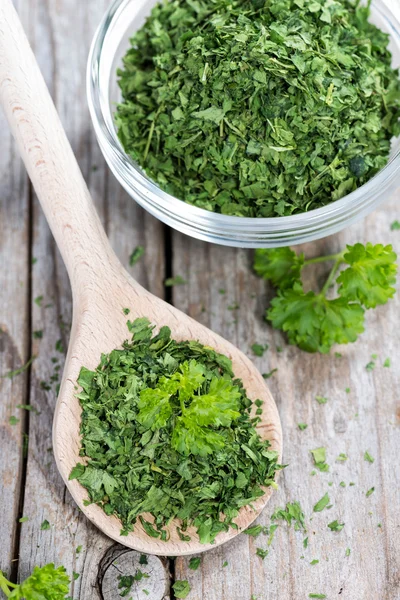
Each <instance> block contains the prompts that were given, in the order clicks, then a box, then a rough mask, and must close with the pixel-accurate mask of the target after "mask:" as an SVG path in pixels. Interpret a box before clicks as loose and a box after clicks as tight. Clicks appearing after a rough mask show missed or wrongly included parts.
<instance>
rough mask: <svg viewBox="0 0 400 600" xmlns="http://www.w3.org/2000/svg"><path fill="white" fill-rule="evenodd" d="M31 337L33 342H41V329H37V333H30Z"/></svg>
mask: <svg viewBox="0 0 400 600" xmlns="http://www.w3.org/2000/svg"><path fill="white" fill-rule="evenodd" d="M32 337H33V338H34V339H35V340H41V339H42V338H43V331H42V330H41V329H39V330H37V331H34V332H33V333H32Z"/></svg>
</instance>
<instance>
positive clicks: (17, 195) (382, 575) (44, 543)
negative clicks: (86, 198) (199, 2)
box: [0, 0, 400, 600]
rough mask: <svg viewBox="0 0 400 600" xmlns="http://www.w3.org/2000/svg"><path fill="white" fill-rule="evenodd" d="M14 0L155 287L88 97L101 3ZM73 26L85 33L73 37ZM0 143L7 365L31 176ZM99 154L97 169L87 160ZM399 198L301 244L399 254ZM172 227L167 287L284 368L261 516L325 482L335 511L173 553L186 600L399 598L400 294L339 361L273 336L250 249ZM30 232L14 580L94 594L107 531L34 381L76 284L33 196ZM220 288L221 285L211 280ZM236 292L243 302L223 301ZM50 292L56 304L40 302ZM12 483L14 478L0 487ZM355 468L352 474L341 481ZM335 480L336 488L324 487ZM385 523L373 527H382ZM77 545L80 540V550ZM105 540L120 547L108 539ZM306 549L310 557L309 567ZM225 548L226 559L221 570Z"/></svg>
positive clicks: (157, 273)
mask: <svg viewBox="0 0 400 600" xmlns="http://www.w3.org/2000/svg"><path fill="white" fill-rule="evenodd" d="M15 4H16V5H17V7H18V10H19V12H20V15H21V16H22V18H23V22H24V27H25V28H26V30H27V31H28V33H29V37H30V39H31V41H32V43H33V45H34V48H35V52H36V54H37V56H38V58H39V62H40V66H41V68H42V70H43V71H44V74H45V78H46V81H47V83H48V85H49V87H50V90H51V93H52V95H53V97H54V98H55V100H56V104H57V108H58V111H59V112H60V115H61V120H62V122H63V125H64V126H65V127H66V129H67V134H68V137H69V139H70V140H71V142H72V145H73V149H74V151H75V153H76V154H77V156H78V159H79V163H80V166H81V168H82V170H83V174H84V177H85V179H86V181H87V182H88V184H89V188H90V192H91V194H92V196H93V197H94V199H95V201H96V207H97V210H98V212H99V213H100V215H101V217H102V221H103V224H105V225H106V228H107V232H108V234H109V237H110V240H111V242H112V245H113V247H114V249H115V250H116V252H117V254H118V256H119V258H120V259H121V260H122V262H123V264H124V265H125V266H127V265H128V258H129V254H130V252H131V251H132V249H133V248H134V247H135V246H136V245H137V244H143V245H145V247H146V255H145V257H144V258H143V259H142V260H141V261H140V263H138V265H137V266H136V267H135V268H134V269H133V270H132V271H131V272H132V274H133V275H134V276H135V279H137V280H139V281H140V283H142V284H143V285H144V286H145V287H146V288H147V289H149V290H150V291H151V292H153V293H155V294H156V295H159V296H160V297H162V295H163V285H162V281H163V277H164V241H163V228H162V226H160V224H159V223H157V222H155V221H154V220H153V219H151V217H149V216H148V215H145V214H144V213H143V211H141V210H140V209H139V208H137V207H136V205H135V204H133V202H132V201H131V200H130V199H129V198H128V197H127V196H126V195H125V194H124V193H123V192H122V191H121V190H120V188H119V186H118V185H117V184H116V183H115V181H114V180H113V178H112V177H111V176H110V175H109V174H108V171H107V169H106V168H105V166H104V162H103V160H102V158H101V156H100V153H99V151H98V149H97V145H96V143H95V141H94V135H93V133H92V131H91V127H90V124H89V117H88V114H87V110H86V99H85V92H84V71H85V61H86V54H87V51H88V45H89V42H90V38H91V35H92V33H93V32H94V28H95V26H96V25H97V22H98V20H99V18H100V14H101V13H102V11H103V9H105V7H106V5H107V4H108V2H107V0H96V1H95V0H86V2H78V0H68V1H67V0H47V1H46V0H29V1H28V2H26V1H25V2H22V1H21V2H15ZM71 24H73V25H72V26H73V28H74V30H75V31H76V32H77V33H76V36H74V39H75V37H76V39H79V43H75V42H74V43H72V41H71ZM0 140H1V142H0V147H1V150H2V152H1V153H0V265H1V270H0V277H1V286H0V326H1V327H2V328H3V329H4V328H5V327H6V329H7V332H8V333H9V334H10V336H8V337H7V338H6V344H4V339H5V338H4V335H3V336H2V335H1V334H0V363H1V369H0V373H3V372H4V371H5V370H8V369H9V368H13V367H14V366H19V365H20V364H21V363H22V362H23V361H24V360H25V359H26V358H28V357H29V355H30V349H29V345H30V339H31V335H30V332H29V320H30V317H29V314H28V308H29V307H30V306H31V301H30V300H28V296H29V294H28V292H27V291H26V289H27V287H26V286H28V285H29V283H28V282H29V280H28V279H27V270H28V259H27V256H28V252H29V248H28V246H27V244H28V242H27V240H28V238H29V226H28V189H27V185H26V181H27V180H26V177H25V174H24V172H23V170H21V163H20V161H19V159H18V155H17V153H16V150H15V147H14V145H13V143H12V142H11V141H10V136H9V134H8V130H7V127H6V126H5V124H3V121H1V124H0ZM93 167H97V169H95V170H92V168H93ZM398 200H399V198H398V196H396V197H394V198H393V199H392V200H391V201H390V202H388V203H387V204H386V205H384V206H382V208H381V209H380V210H378V211H376V212H375V213H374V214H373V215H371V216H370V217H369V218H368V219H367V220H366V221H365V222H364V223H361V224H358V225H356V226H353V227H352V228H350V229H349V230H347V231H346V232H345V233H343V234H341V235H339V236H333V237H331V238H329V239H327V240H325V241H321V242H317V243H312V244H308V245H307V246H306V247H305V250H306V251H307V252H308V253H309V254H310V255H317V254H319V253H320V252H323V251H325V250H326V251H327V252H328V251H330V250H332V251H333V250H336V249H339V248H341V247H342V245H343V243H346V242H349V243H353V242H354V241H367V240H371V241H374V242H384V243H389V242H391V243H393V244H394V246H395V249H396V250H397V251H398V252H400V232H398V231H397V232H396V231H394V232H391V231H390V223H391V222H392V221H394V220H395V219H398V220H400V208H399V202H398ZM173 237H174V264H173V273H168V275H172V274H174V275H176V274H180V275H183V276H184V277H185V278H186V279H188V280H189V284H188V285H186V286H182V287H176V288H174V302H175V304H176V306H177V307H178V308H180V309H182V310H184V311H186V312H188V313H189V314H191V316H194V317H195V318H196V319H198V320H199V321H200V322H202V323H203V324H205V325H206V326H210V327H211V328H212V329H215V331H217V332H218V333H220V334H222V335H223V336H224V337H226V338H227V339H230V340H231V341H232V342H233V343H235V344H238V345H239V347H240V348H241V349H242V350H243V351H245V352H247V353H248V355H249V357H250V358H251V359H252V360H254V361H255V364H256V365H257V366H258V367H259V368H260V370H261V371H262V372H269V371H270V370H271V369H273V368H276V367H278V369H279V370H278V372H277V373H276V374H275V375H274V376H272V378H271V379H269V380H268V381H269V385H270V387H271V391H272V393H273V395H274V396H275V398H276V399H277V401H278V403H279V410H280V414H281V419H282V422H283V428H284V435H285V455H284V461H285V463H289V467H288V468H287V469H286V471H285V473H284V475H283V476H282V477H281V480H280V490H279V492H278V494H277V495H276V496H275V498H274V499H273V500H272V501H271V503H270V505H269V506H268V507H267V509H266V510H265V511H264V512H263V514H262V516H261V518H260V519H259V521H260V522H262V523H265V524H267V525H268V524H269V523H270V515H271V514H272V512H273V511H274V509H275V508H276V507H277V506H283V505H284V504H285V503H286V502H287V501H293V500H296V499H298V500H300V501H301V504H302V506H303V508H304V511H305V513H306V515H307V517H309V516H310V515H312V507H313V506H314V504H315V502H316V501H317V500H319V499H320V498H321V497H322V495H323V494H324V493H325V492H326V491H328V493H329V494H330V497H331V500H332V503H333V507H332V508H331V509H329V510H326V511H324V512H322V513H319V514H316V515H315V517H314V519H313V521H311V522H310V521H309V519H308V518H307V525H308V538H309V545H308V548H306V549H304V548H303V539H304V537H306V536H305V534H304V535H303V534H301V533H299V532H295V531H294V530H293V528H292V529H288V528H287V527H286V526H280V527H279V529H278V530H277V532H276V536H275V540H274V542H273V543H272V545H271V548H270V553H269V556H268V557H267V558H266V559H265V560H264V561H262V560H261V559H260V558H259V557H257V556H256V555H255V550H256V547H257V546H260V547H263V548H265V547H266V538H265V537H263V536H260V537H259V538H257V539H256V540H253V539H252V538H248V537H247V536H244V535H241V536H239V537H238V538H236V539H235V540H234V541H233V542H230V543H229V544H228V545H225V546H222V547H220V548H217V549H215V550H213V551H211V552H209V553H206V554H203V555H202V563H201V567H200V569H199V570H198V571H191V570H190V569H188V561H187V560H186V559H178V560H177V561H176V572H175V577H176V578H182V579H186V578H187V579H188V580H189V581H190V583H191V586H192V592H191V594H190V595H189V596H188V600H250V598H251V595H252V594H254V596H255V597H256V598H257V600H277V599H279V600H289V599H290V600H302V599H303V598H307V597H308V594H309V593H310V592H317V593H325V594H326V595H327V598H340V599H342V598H343V599H344V600H400V588H399V581H400V558H399V557H400V543H399V526H400V519H399V516H398V507H399V506H400V471H399V466H398V456H399V450H400V447H399V446H400V441H399V439H400V436H399V432H400V399H399V392H398V390H399V384H400V381H399V379H400V368H399V358H398V357H399V355H400V353H399V350H400V347H399V346H400V342H399V336H398V334H397V328H398V324H399V309H400V306H399V304H400V300H399V298H398V297H397V298H396V299H395V300H394V301H392V302H390V303H389V304H388V305H387V306H385V307H381V308H379V309H378V310H377V311H370V314H369V315H368V329H367V333H366V334H364V336H363V337H362V338H360V341H359V342H358V343H357V344H355V345H352V346H348V347H344V348H343V349H342V348H340V351H341V352H342V354H343V358H342V359H335V357H334V356H333V355H330V356H327V357H320V356H314V355H308V354H305V353H302V352H300V351H299V350H297V349H295V348H292V347H288V346H287V345H286V343H285V341H284V338H283V337H282V336H281V334H280V333H279V332H275V331H273V330H272V329H271V328H270V327H269V326H268V325H267V324H266V323H264V322H263V320H262V313H263V311H264V308H265V306H266V303H267V300H268V298H269V297H271V295H272V291H271V290H270V289H268V288H266V286H265V285H264V284H263V282H261V281H260V280H258V279H257V278H255V277H254V276H253V275H252V274H251V272H250V265H251V252H248V251H243V250H231V249H224V248H217V247H215V246H210V245H207V244H203V243H199V242H195V241H191V240H189V238H187V237H184V236H180V235H178V234H174V235H173ZM33 238H34V240H33V244H34V245H33V249H32V254H33V256H36V257H37V258H38V262H37V263H36V264H35V265H34V266H33V270H32V299H33V298H35V297H37V296H39V295H41V294H43V295H44V302H43V307H42V308H39V307H37V305H36V304H34V303H32V329H34V330H35V329H43V330H44V335H43V339H42V340H41V341H40V340H34V342H33V344H34V346H33V349H34V350H35V351H36V350H37V351H38V352H39V358H38V360H37V361H36V363H34V369H33V370H34V376H33V377H32V380H31V383H30V395H31V402H32V404H33V405H36V406H37V407H38V408H39V410H40V411H41V414H40V415H34V414H32V415H31V416H30V447H29V461H28V465H27V483H26V491H25V506H24V507H23V508H22V513H23V514H25V515H27V516H29V517H30V521H28V522H27V523H24V524H23V525H22V535H21V544H20V548H21V552H20V561H19V565H20V570H19V575H20V577H24V576H25V575H26V574H27V573H28V571H29V570H30V569H31V568H32V567H33V566H34V565H35V564H45V563H46V562H49V561H50V560H56V561H61V562H63V563H64V564H65V565H66V566H67V568H68V571H69V573H71V572H72V570H75V571H76V572H79V573H80V577H79V578H78V580H77V581H76V582H75V584H74V590H73V598H74V599H75V600H98V599H99V598H100V596H99V588H98V579H99V567H100V566H101V565H102V560H101V559H104V557H105V555H107V556H109V554H108V553H107V551H108V549H110V547H111V544H112V542H110V540H108V538H106V537H105V536H103V535H102V534H100V533H99V532H98V530H97V529H96V528H94V527H93V526H92V525H91V524H90V523H89V522H88V520H87V519H85V518H84V517H83V515H81V514H80V513H79V511H78V510H77V509H76V508H75V504H74V502H73V500H72V499H71V497H70V495H69V493H68V492H67V491H66V488H65V486H64V485H63V483H62V481H61V478H60V477H59V475H58V473H57V471H56V468H55V465H54V462H53V458H52V454H51V452H47V448H49V447H50V446H51V420H52V414H53V411H54V406H55V392H54V391H45V390H41V389H40V381H41V380H42V379H43V378H44V379H46V380H47V379H48V377H49V375H51V374H52V373H53V363H52V362H51V357H52V356H54V355H56V354H57V353H56V352H55V342H56V341H57V340H58V339H62V340H63V343H64V347H66V345H67V341H68V328H66V329H65V328H64V327H63V325H62V324H61V321H60V315H61V316H62V322H65V323H67V324H68V323H70V321H71V295H70V291H69V283H68V279H67V275H66V271H65V269H64V266H63V264H62V262H61V259H60V256H59V254H58V252H57V251H56V249H55V245H54V242H53V239H52V237H51V235H50V233H49V230H48V227H47V224H46V223H45V219H44V216H43V214H42V212H41V209H40V208H39V206H38V204H37V202H36V201H35V205H34V221H33ZM323 275H324V267H320V270H319V271H318V272H317V273H316V275H314V271H313V272H312V273H310V272H309V273H308V276H309V283H310V285H316V284H317V283H318V280H319V279H320V278H321V277H322V276H323ZM20 281H23V283H24V287H23V288H21V287H20V285H19V282H20ZM221 288H224V289H225V290H226V294H220V293H219V289H221ZM21 290H22V292H21ZM24 290H25V291H24ZM235 302H237V303H238V304H239V305H240V307H241V308H240V309H238V310H228V306H231V307H232V306H233V305H234V303H235ZM47 303H53V306H52V307H49V308H47V309H44V306H45V305H46V304H47ZM236 319H237V321H236ZM255 341H257V342H261V343H264V341H266V342H268V343H270V349H269V351H268V352H267V353H266V354H265V355H264V357H263V358H256V357H254V356H253V355H252V353H251V351H250V345H251V344H252V343H253V342H255ZM278 346H282V347H283V352H282V353H279V352H278V351H277V347H278ZM375 353H377V354H378V357H379V358H378V360H377V361H376V362H377V367H376V368H375V370H374V371H372V372H367V371H366V370H365V365H366V364H367V363H368V362H369V361H370V360H371V354H375ZM387 356H388V357H391V359H392V367H391V368H390V369H389V368H383V367H382V362H383V360H384V359H385V358H386V357H387ZM60 358H62V357H61V355H60ZM26 377H27V376H26V375H22V376H19V377H17V378H15V379H14V380H13V381H11V382H10V381H9V380H0V392H1V394H2V400H1V402H0V449H1V451H0V477H3V479H0V482H1V483H2V484H3V485H2V486H1V487H0V505H1V507H2V508H3V514H2V519H1V521H0V533H1V540H2V544H0V569H3V570H5V571H8V572H9V567H10V560H11V556H12V546H13V544H14V542H15V540H13V538H14V535H15V525H16V516H17V515H18V501H19V495H20V488H19V470H20V466H21V464H22V461H21V458H20V446H21V430H20V424H18V426H14V427H13V428H11V427H10V426H9V425H8V418H9V416H10V414H16V411H12V410H11V411H10V408H9V407H10V403H12V405H13V406H15V405H16V404H19V403H25V402H26V401H28V397H27V394H26V384H27V379H26ZM346 387H350V389H351V393H350V394H346V393H345V391H344V390H345V388H346ZM316 395H326V396H327V397H328V403H327V404H326V405H322V406H320V405H319V404H318V403H317V402H316V401H315V396H316ZM356 415H358V416H356ZM17 416H19V415H17ZM298 422H306V423H308V428H307V429H306V430H305V431H303V432H301V431H300V430H299V429H298V427H297V423H298ZM320 445H325V446H326V447H327V449H328V462H329V464H330V473H320V472H318V473H317V474H316V475H315V476H310V473H311V471H312V470H313V464H312V459H311V456H310V453H309V451H310V450H311V449H313V448H316V447H318V446H320ZM365 450H368V451H369V452H370V453H371V455H372V456H373V457H374V458H375V462H374V463H373V464H370V463H368V462H365V461H364V460H363V454H364V451H365ZM340 452H347V454H348V456H349V459H348V461H347V462H346V463H337V462H335V457H336V456H337V455H338V454H339V453H340ZM48 463H51V464H48ZM10 467H11V470H10ZM10 472H11V478H9V474H10ZM4 474H6V475H7V477H6V478H5V479H4ZM8 481H9V482H10V484H9V485H4V483H5V482H8ZM341 481H344V482H345V483H346V487H345V488H342V487H340V485H339V483H340V482H341ZM352 481H353V482H355V484H356V485H355V486H352V487H349V485H348V484H349V483H350V482H352ZM329 482H333V485H332V486H329V485H328V484H329ZM372 486H375V492H374V493H373V494H372V495H371V496H370V497H369V498H366V497H365V493H366V491H367V490H368V489H370V488H371V487H372ZM22 513H21V514H22ZM370 513H372V514H370ZM335 518H338V519H339V520H340V519H342V520H343V522H345V527H344V529H343V531H342V532H340V533H331V532H330V531H329V529H328V528H327V527H326V524H327V523H329V522H331V521H332V520H333V519H335ZM43 519H48V520H49V521H50V523H51V530H50V531H40V525H41V523H42V520H43ZM379 523H380V524H381V525H382V527H378V524H379ZM80 545H82V550H81V552H80V553H79V554H76V552H75V550H76V548H77V547H78V546H80ZM38 546H39V547H38ZM346 548H350V549H351V554H350V556H349V557H345V556H344V554H345V551H346ZM110 551H111V550H110ZM113 551H116V552H119V551H120V549H119V547H118V546H113ZM302 556H304V558H301V557H302ZM314 558H317V559H319V560H320V562H319V564H316V565H314V566H311V565H310V564H309V563H310V561H311V560H312V559H314ZM225 561H227V562H228V565H227V566H225V567H223V564H224V563H225ZM116 597H118V596H116ZM144 597H145V596H144ZM150 599H151V597H150ZM107 600H108V599H107ZM112 600H114V599H112ZM151 600H155V599H154V598H153V599H151Z"/></svg>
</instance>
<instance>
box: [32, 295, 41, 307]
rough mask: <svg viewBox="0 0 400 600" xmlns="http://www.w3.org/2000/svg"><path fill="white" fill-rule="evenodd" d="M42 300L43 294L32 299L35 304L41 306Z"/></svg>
mask: <svg viewBox="0 0 400 600" xmlns="http://www.w3.org/2000/svg"><path fill="white" fill-rule="evenodd" d="M42 302H43V296H37V297H36V298H35V299H34V303H35V304H37V306H42Z"/></svg>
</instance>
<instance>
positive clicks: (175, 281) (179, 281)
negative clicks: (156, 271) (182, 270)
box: [164, 275, 187, 287]
mask: <svg viewBox="0 0 400 600" xmlns="http://www.w3.org/2000/svg"><path fill="white" fill-rule="evenodd" d="M186 283H187V281H186V279H184V278H183V277H182V276H181V275H175V277H169V278H168V279H166V280H165V281H164V285H165V287H173V286H174V285H185V284H186Z"/></svg>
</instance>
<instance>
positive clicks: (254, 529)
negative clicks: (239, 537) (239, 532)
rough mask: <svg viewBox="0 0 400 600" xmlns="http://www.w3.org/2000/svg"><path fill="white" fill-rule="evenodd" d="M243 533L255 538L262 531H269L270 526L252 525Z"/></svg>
mask: <svg viewBox="0 0 400 600" xmlns="http://www.w3.org/2000/svg"><path fill="white" fill-rule="evenodd" d="M243 533H245V534H246V535H250V536H251V537H254V538H255V537H257V536H259V535H260V533H264V534H266V533H268V527H265V526H264V525H250V527H248V528H247V529H246V530H245V531H243Z"/></svg>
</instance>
